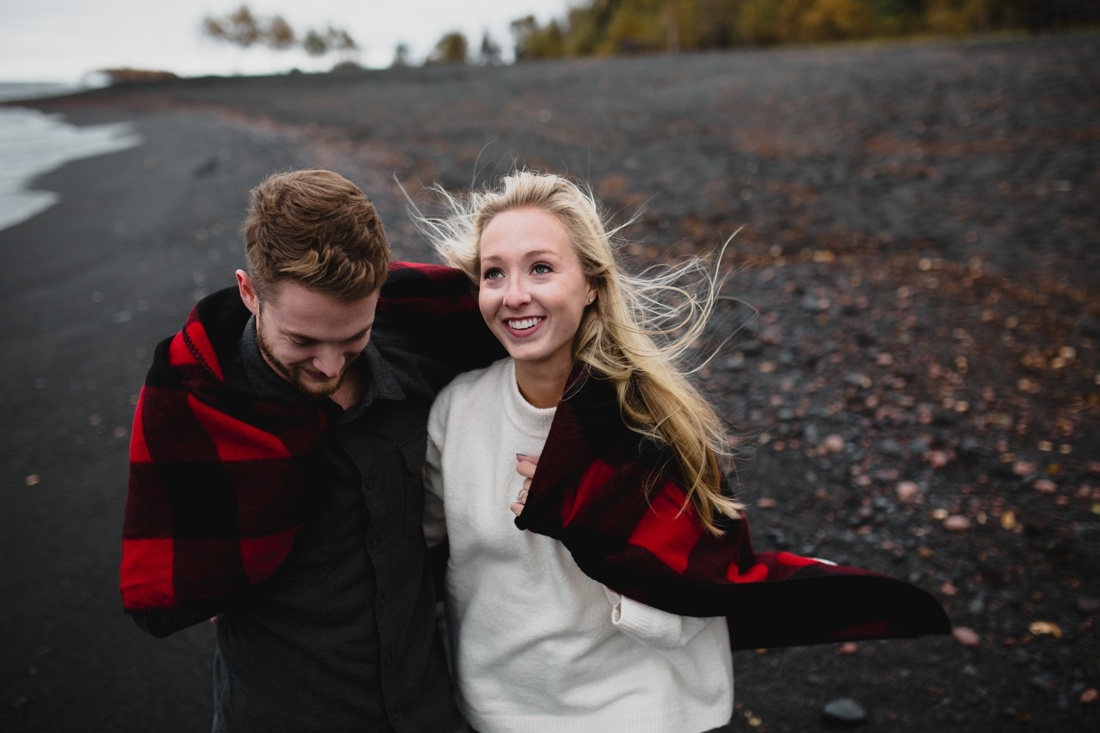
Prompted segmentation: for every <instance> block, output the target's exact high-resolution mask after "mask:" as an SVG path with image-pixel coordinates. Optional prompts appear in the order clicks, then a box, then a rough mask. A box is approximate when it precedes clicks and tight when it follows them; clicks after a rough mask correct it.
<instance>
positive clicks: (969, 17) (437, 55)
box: [203, 0, 1100, 66]
mask: <svg viewBox="0 0 1100 733" xmlns="http://www.w3.org/2000/svg"><path fill="white" fill-rule="evenodd" d="M1098 23H1100V0H1062V1H1061V2H1050V1H1049V0H588V2H587V3H584V2H580V3H578V4H576V5H574V6H573V7H571V8H570V9H569V11H568V12H567V13H566V15H565V17H563V18H559V19H553V20H550V21H549V22H547V23H546V24H545V25H543V24H540V23H539V22H538V21H537V20H536V18H535V17H534V16H527V17H524V18H519V19H517V20H514V21H512V23H511V32H512V37H513V39H512V40H513V44H514V46H513V48H514V55H515V59H516V60H517V61H523V60H528V59H546V58H565V57H574V56H594V55H616V54H624V53H639V52H678V51H706V50H714V49H729V48H736V47H741V46H764V45H775V44H784V43H822V42H829V41H843V40H855V39H868V38H891V37H893V38H899V37H906V36H917V35H965V34H973V33H983V32H990V31H997V30H1016V29H1024V28H1032V29H1034V28H1036V27H1037V26H1045V25H1059V24H1060V25H1096V24H1098ZM203 32H204V34H206V35H207V36H209V37H211V38H214V39H216V40H219V41H225V42H228V43H231V44H234V45H237V46H240V47H242V48H246V49H247V48H251V47H254V46H263V47H267V48H271V49H275V50H287V49H292V48H301V49H302V50H304V51H305V52H306V53H308V54H309V55H311V56H324V55H326V54H328V53H332V52H335V53H336V54H337V55H338V57H339V59H340V60H339V63H338V64H337V65H338V66H353V65H355V59H356V57H357V55H358V52H359V45H358V44H357V43H356V41H355V40H354V39H353V38H352V37H351V35H350V34H349V33H348V32H347V31H346V30H343V29H341V28H336V27H333V26H329V27H327V28H325V29H321V30H317V29H309V30H307V31H305V32H304V33H299V32H297V31H295V30H294V29H293V28H291V26H290V24H289V23H287V21H286V20H285V19H284V18H283V17H282V16H279V15H272V16H258V15H256V14H255V13H253V12H252V11H251V10H250V9H249V7H248V6H247V5H241V6H240V7H239V8H237V9H236V10H234V11H232V12H230V13H227V14H226V15H224V16H207V17H206V18H204V19H203ZM502 61H503V54H502V52H501V46H500V44H498V43H497V42H496V41H495V40H494V39H493V38H491V37H490V35H489V34H488V33H486V34H484V35H483V37H482V39H481V43H480V45H479V46H478V47H477V48H473V47H472V46H471V44H470V43H469V42H468V41H467V39H466V37H465V36H464V35H463V34H462V33H460V32H457V31H451V32H448V33H445V34H444V35H443V36H442V37H441V38H440V39H439V41H438V42H437V43H436V45H435V47H434V49H433V50H432V51H431V52H430V53H429V54H428V56H427V58H425V59H424V63H426V64H445V63H476V64H481V65H486V66H488V65H494V64H499V63H502ZM414 63H415V61H414V59H412V57H411V55H410V50H409V47H408V46H407V45H405V44H399V45H398V46H397V48H396V49H395V53H394V60H393V64H394V65H395V66H409V65H412V64H414Z"/></svg>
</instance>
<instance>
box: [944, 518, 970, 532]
mask: <svg viewBox="0 0 1100 733" xmlns="http://www.w3.org/2000/svg"><path fill="white" fill-rule="evenodd" d="M943 526H944V529H948V530H950V531H952V532H965V531H966V530H968V529H970V520H969V519H967V518H966V517H964V516H962V515H959V514H952V515H951V516H949V517H947V518H946V519H944V520H943Z"/></svg>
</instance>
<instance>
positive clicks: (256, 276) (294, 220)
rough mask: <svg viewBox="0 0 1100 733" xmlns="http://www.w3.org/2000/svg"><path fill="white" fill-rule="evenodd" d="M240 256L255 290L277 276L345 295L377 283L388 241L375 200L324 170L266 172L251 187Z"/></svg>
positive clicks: (366, 291)
mask: <svg viewBox="0 0 1100 733" xmlns="http://www.w3.org/2000/svg"><path fill="white" fill-rule="evenodd" d="M243 231H244V241H245V256H246V258H247V259H248V269H249V275H250V276H251V278H252V281H253V284H254V287H255V288H256V291H257V294H258V295H260V296H261V297H263V296H264V295H265V294H266V293H267V292H269V291H270V289H271V288H272V287H273V286H275V285H277V284H278V283H280V282H282V281H289V282H295V283H298V284H300V285H302V286H304V287H307V288H309V289H310V290H315V291H317V292H320V293H323V294H325V295H329V296H332V297H334V298H336V299H338V300H343V301H349V300H358V299H360V298H364V297H366V296H367V295H370V294H371V293H373V292H375V291H376V290H378V289H379V288H381V287H382V283H383V282H384V281H385V279H386V274H387V272H388V270H389V264H390V245H389V242H388V240H387V239H386V231H385V229H384V228H383V226H382V220H381V219H380V218H379V216H378V212H377V211H376V210H375V208H374V204H373V203H372V202H371V200H370V199H369V198H368V197H367V195H366V194H364V193H363V192H362V191H361V190H360V189H359V188H358V187H357V186H356V185H355V184H353V183H352V182H351V181H349V180H347V179H346V178H344V177H343V176H341V175H339V174H337V173H333V172H332V171H326V170H300V171H292V172H289V173H277V174H275V175H272V176H269V177H268V178H267V179H266V180H264V181H263V182H262V183H261V184H260V185H258V186H256V188H254V189H252V192H251V194H250V201H249V206H248V216H247V217H246V218H245V220H244V226H243Z"/></svg>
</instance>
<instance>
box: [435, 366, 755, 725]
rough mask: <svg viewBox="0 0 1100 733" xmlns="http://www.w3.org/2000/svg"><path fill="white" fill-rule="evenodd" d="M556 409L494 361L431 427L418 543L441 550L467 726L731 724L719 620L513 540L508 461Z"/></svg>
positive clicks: (460, 386) (531, 537)
mask: <svg viewBox="0 0 1100 733" xmlns="http://www.w3.org/2000/svg"><path fill="white" fill-rule="evenodd" d="M553 418H554V408H549V409H540V408H536V407H533V406H532V405H530V404H529V403H528V402H527V401H526V400H524V398H523V397H522V395H521V394H520V392H519V388H518V387H517V386H516V378H515V365H514V363H513V362H512V360H511V359H503V360H501V361H498V362H496V363H495V364H493V365H492V366H490V367H488V368H486V369H482V370H478V371H475V372H469V373H466V374H463V375H461V376H459V377H458V378H457V379H456V380H455V381H454V382H453V383H451V384H450V385H449V386H448V387H447V388H446V389H445V390H443V392H441V393H440V395H439V397H438V399H437V400H436V402H435V405H434V406H433V407H432V412H431V417H430V419H429V423H428V455H427V464H426V467H425V479H426V485H427V487H428V495H427V497H426V501H427V508H426V514H425V530H426V533H427V536H428V541H429V544H437V543H438V542H440V541H442V539H443V537H444V535H446V536H448V538H449V541H450V560H449V563H448V568H447V611H448V621H449V629H450V634H451V643H452V655H453V661H454V667H455V676H456V679H457V683H458V689H459V693H460V702H461V705H462V707H463V712H464V713H465V715H466V718H467V720H468V722H469V723H470V725H471V726H473V727H474V728H475V729H477V730H478V731H480V733H506V732H511V731H516V732H521V731H522V732H523V733H551V732H553V733H560V731H576V732H577V733H586V732H588V731H592V732H593V733H595V732H597V731H598V732H599V733H696V732H698V731H704V730H708V729H710V728H714V727H717V726H720V725H723V724H724V723H726V722H727V721H728V720H729V719H730V715H731V713H732V711H733V661H732V657H731V654H730V651H729V636H728V631H727V629H726V623H725V620H724V619H709V618H706V619H700V618H690V617H681V616H675V615H672V614H668V613H665V612H663V611H659V610H657V609H654V608H650V607H648V606H644V605H642V604H639V603H636V602H634V601H631V600H630V599H626V598H622V597H621V596H619V595H618V594H616V593H612V592H611V591H609V590H607V589H606V588H605V587H604V586H602V585H600V584H599V583H597V582H596V581H594V580H592V579H591V578H589V577H587V576H586V575H584V574H583V573H582V572H581V571H580V569H578V568H577V566H576V564H575V563H574V562H573V560H572V558H571V557H570V555H569V552H568V551H567V550H566V549H565V547H564V546H563V545H562V544H561V543H559V542H558V541H556V540H553V539H550V538H548V537H544V536H542V535H537V534H534V533H532V532H525V531H521V530H519V529H517V528H516V526H515V524H514V521H513V520H514V515H513V514H512V513H511V511H510V509H509V505H510V504H511V502H513V501H514V500H515V498H516V495H517V494H518V493H519V490H520V489H521V488H522V485H523V477H522V476H520V475H519V474H518V473H517V472H516V454H517V453H524V454H527V455H538V454H539V453H540V452H541V450H542V446H543V443H544V442H545V441H546V436H547V434H548V433H549V432H550V423H551V421H552V420H553Z"/></svg>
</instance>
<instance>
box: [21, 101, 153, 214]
mask: <svg viewBox="0 0 1100 733" xmlns="http://www.w3.org/2000/svg"><path fill="white" fill-rule="evenodd" d="M74 89H75V88H74V87H71V86H62V85H59V84H7V83H0V100H11V99H29V98H35V97H44V96H50V95H54V94H63V93H66V92H70V91H74ZM141 142H142V140H141V136H139V135H138V134H137V133H136V132H134V129H133V126H132V125H130V124H129V123H125V122H122V123H116V124H109V125H91V126H86V127H77V126H75V125H70V124H69V123H67V122H65V120H64V118H63V117H62V116H60V115H53V114H45V113H43V112H39V111H38V110H33V109H28V108H25V107H3V106H0V230H2V229H6V228H7V227H10V226H13V225H15V224H18V223H19V222H21V221H25V220H27V219H29V218H31V217H32V216H35V215H36V214H39V213H41V212H43V211H45V210H46V209H48V208H50V207H51V206H53V205H54V204H56V203H57V202H58V201H59V200H60V197H59V196H58V194H56V193H54V192H52V191H38V190H34V189H32V188H30V184H31V181H32V180H33V179H34V178H35V177H36V176H39V175H41V174H43V173H47V172H49V171H52V170H54V169H56V168H58V167H60V166H61V165H63V164H65V163H68V162H69V161H72V160H78V159H80V158H89V157H92V156H94V155H103V154H106V153H113V152H116V151H119V150H125V149H126V148H130V147H134V146H136V145H140V144H141Z"/></svg>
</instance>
